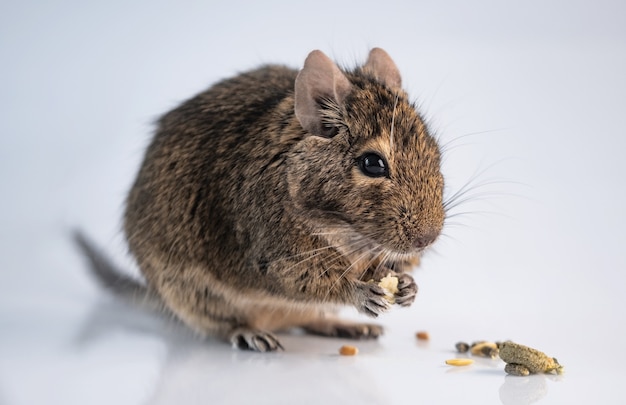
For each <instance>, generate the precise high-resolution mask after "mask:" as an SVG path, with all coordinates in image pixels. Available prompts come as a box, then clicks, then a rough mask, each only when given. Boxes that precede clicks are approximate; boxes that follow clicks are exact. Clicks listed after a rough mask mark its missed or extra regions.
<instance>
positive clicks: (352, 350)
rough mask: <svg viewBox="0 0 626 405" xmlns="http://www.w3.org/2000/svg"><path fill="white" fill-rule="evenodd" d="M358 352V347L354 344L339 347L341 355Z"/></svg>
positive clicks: (351, 354) (350, 354)
mask: <svg viewBox="0 0 626 405" xmlns="http://www.w3.org/2000/svg"><path fill="white" fill-rule="evenodd" d="M357 353H359V349H358V348H357V347H356V346H351V345H344V346H341V348H340V349H339V354H340V355H342V356H354V355H356V354H357Z"/></svg>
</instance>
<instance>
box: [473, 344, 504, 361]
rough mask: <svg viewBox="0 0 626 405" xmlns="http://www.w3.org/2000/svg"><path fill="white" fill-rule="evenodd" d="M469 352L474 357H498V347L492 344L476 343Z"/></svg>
mask: <svg viewBox="0 0 626 405" xmlns="http://www.w3.org/2000/svg"><path fill="white" fill-rule="evenodd" d="M471 352H472V354H473V355H474V356H482V357H491V358H492V359H493V358H496V357H498V346H497V345H496V344H495V343H493V342H476V343H474V344H472V348H471Z"/></svg>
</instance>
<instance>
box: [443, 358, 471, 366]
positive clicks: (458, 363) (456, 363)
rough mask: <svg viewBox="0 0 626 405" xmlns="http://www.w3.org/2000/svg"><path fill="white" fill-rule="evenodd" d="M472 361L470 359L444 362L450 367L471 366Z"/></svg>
mask: <svg viewBox="0 0 626 405" xmlns="http://www.w3.org/2000/svg"><path fill="white" fill-rule="evenodd" d="M473 363H474V360H472V359H449V360H446V364H448V365H450V366H469V365H470V364H473Z"/></svg>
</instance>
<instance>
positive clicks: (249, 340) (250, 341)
mask: <svg viewBox="0 0 626 405" xmlns="http://www.w3.org/2000/svg"><path fill="white" fill-rule="evenodd" d="M230 342H231V343H232V345H233V347H235V348H237V349H240V350H252V351H255V352H273V351H276V350H278V349H281V350H283V346H282V345H281V344H280V342H279V341H278V339H277V338H276V336H274V335H272V334H271V333H269V332H264V331H259V330H252V329H246V328H240V329H237V330H235V331H233V333H232V334H231V335H230Z"/></svg>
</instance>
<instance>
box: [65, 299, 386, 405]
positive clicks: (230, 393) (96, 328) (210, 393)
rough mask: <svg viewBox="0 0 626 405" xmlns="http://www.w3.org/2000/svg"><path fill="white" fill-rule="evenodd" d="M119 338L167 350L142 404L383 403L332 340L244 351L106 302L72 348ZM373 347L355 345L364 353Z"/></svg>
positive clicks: (292, 337)
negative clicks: (141, 340)
mask: <svg viewBox="0 0 626 405" xmlns="http://www.w3.org/2000/svg"><path fill="white" fill-rule="evenodd" d="M120 333H122V334H132V335H135V336H141V335H147V336H149V337H150V339H154V338H155V337H156V338H157V339H159V340H161V342H163V343H164V344H165V355H164V356H163V355H161V356H160V357H161V361H160V364H159V370H155V371H156V373H155V374H156V378H152V379H150V381H151V382H150V384H149V386H147V387H146V388H145V389H146V394H147V395H146V397H147V401H146V402H145V403H149V404H170V403H185V404H196V403H198V404H206V403H233V404H236V403H251V402H252V403H303V402H306V403H364V404H366V403H370V404H371V403H374V404H382V403H385V398H384V391H385V390H384V387H381V386H380V385H379V384H378V383H377V381H376V378H375V377H374V376H372V375H370V373H369V371H368V369H367V368H364V367H362V364H359V362H358V361H357V359H355V358H351V357H344V356H339V355H338V353H337V348H338V347H339V346H340V345H341V344H342V343H341V341H340V340H337V339H328V338H322V337H313V336H307V335H296V334H295V333H294V334H282V335H280V338H281V342H282V343H283V346H284V347H285V349H286V350H285V351H284V352H276V353H256V352H244V351H238V350H234V349H232V348H231V347H230V345H228V344H224V343H222V342H218V341H216V340H203V339H200V338H198V337H196V336H193V333H192V332H190V331H189V330H188V329H187V328H186V327H184V325H182V324H180V323H178V322H175V321H172V322H170V321H168V320H164V319H159V317H158V316H155V315H153V316H150V315H147V314H146V312H144V311H142V310H138V309H136V308H131V307H128V306H126V305H124V304H122V303H117V302H106V303H100V304H99V305H98V306H96V307H95V308H93V310H92V311H91V313H90V314H89V315H88V316H87V318H86V319H85V321H84V323H83V325H82V328H81V330H80V331H79V333H78V336H77V337H76V339H75V340H74V343H75V344H76V345H77V346H83V347H85V346H90V345H97V344H99V342H102V341H104V340H106V339H107V337H109V336H111V334H120ZM377 345H378V343H377V342H376V341H371V342H364V341H362V342H359V346H360V347H362V348H363V349H366V350H367V351H369V352H374V351H376V350H377Z"/></svg>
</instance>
